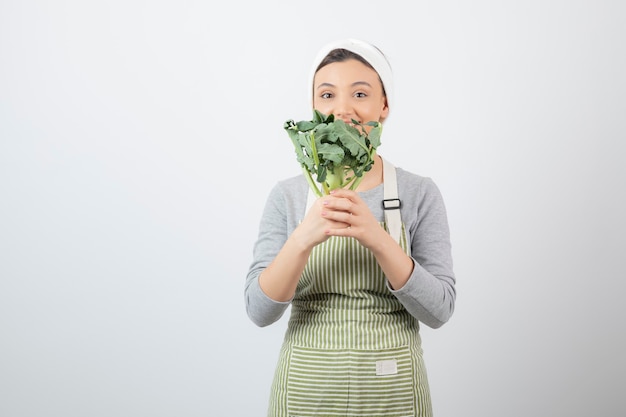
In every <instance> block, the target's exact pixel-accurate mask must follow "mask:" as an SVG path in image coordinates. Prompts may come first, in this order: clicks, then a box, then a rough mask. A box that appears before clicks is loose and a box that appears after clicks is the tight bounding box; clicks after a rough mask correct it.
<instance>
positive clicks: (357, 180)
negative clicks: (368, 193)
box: [350, 149, 376, 191]
mask: <svg viewBox="0 0 626 417" xmlns="http://www.w3.org/2000/svg"><path fill="white" fill-rule="evenodd" d="M370 159H371V160H372V161H375V160H376V149H372V152H371V153H370ZM374 163H376V162H374ZM363 177H365V173H363V175H361V176H360V177H356V178H355V179H354V181H353V182H352V185H351V186H350V189H351V190H352V191H354V190H356V189H357V187H358V186H359V184H360V183H361V181H363Z"/></svg>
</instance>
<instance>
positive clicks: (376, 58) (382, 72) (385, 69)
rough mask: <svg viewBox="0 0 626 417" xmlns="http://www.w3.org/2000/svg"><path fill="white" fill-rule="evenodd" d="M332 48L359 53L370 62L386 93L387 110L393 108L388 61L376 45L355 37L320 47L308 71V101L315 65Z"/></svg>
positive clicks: (311, 90) (310, 95)
mask: <svg viewBox="0 0 626 417" xmlns="http://www.w3.org/2000/svg"><path fill="white" fill-rule="evenodd" d="M333 49H347V50H348V51H350V52H354V53H355V54H358V55H360V56H361V57H362V58H363V59H365V60H366V61H367V62H369V63H370V65H371V66H372V67H373V68H374V70H376V72H377V73H378V76H379V77H380V80H381V81H382V83H383V87H384V88H385V94H386V95H387V105H388V106H389V110H391V109H392V108H393V106H392V104H393V74H392V72H391V65H389V61H387V58H386V57H385V55H384V54H383V53H382V52H381V51H380V50H379V49H378V48H377V47H375V46H374V45H372V44H369V43H367V42H364V41H360V40H357V39H343V40H339V41H335V42H331V43H329V44H327V45H325V46H324V47H322V49H320V51H319V52H318V53H317V56H316V57H315V60H314V61H313V66H312V67H311V71H310V73H309V84H308V87H309V103H311V104H312V103H313V80H314V78H315V72H316V71H317V67H318V66H319V64H320V63H321V62H322V60H323V59H324V58H326V55H328V53H329V52H330V51H332V50H333Z"/></svg>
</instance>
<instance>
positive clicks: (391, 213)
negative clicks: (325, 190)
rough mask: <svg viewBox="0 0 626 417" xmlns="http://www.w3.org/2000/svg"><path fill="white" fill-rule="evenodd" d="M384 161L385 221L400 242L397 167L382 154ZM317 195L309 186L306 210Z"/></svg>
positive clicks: (393, 235) (400, 225)
mask: <svg viewBox="0 0 626 417" xmlns="http://www.w3.org/2000/svg"><path fill="white" fill-rule="evenodd" d="M381 159H382V161H383V182H384V184H383V193H384V195H383V203H382V204H383V210H384V211H385V223H386V224H387V229H389V234H390V235H391V237H393V238H394V240H395V241H396V242H398V243H400V235H401V233H402V218H401V216H400V207H401V204H400V199H399V198H398V182H397V180H396V167H395V166H394V165H393V164H392V163H391V162H389V161H387V160H386V159H384V158H383V157H382V156H381ZM316 199H317V196H316V195H315V193H314V192H313V190H311V188H310V187H309V194H308V196H307V202H306V211H305V213H307V212H308V211H309V209H310V208H311V206H312V205H313V203H314V202H315V200H316Z"/></svg>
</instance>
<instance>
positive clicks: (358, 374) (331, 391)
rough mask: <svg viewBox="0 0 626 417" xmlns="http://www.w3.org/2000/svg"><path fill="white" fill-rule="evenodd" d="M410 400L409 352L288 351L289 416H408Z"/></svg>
mask: <svg viewBox="0 0 626 417" xmlns="http://www.w3.org/2000/svg"><path fill="white" fill-rule="evenodd" d="M415 396H416V384H415V368H414V365H413V359H412V357H411V352H410V350H409V348H408V347H398V348H393V349H384V350H375V351H374V350H355V349H342V350H319V349H313V348H308V347H300V346H294V347H293V351H292V354H291V361H290V363H289V371H288V375H287V404H288V410H289V415H290V416H293V417H304V416H325V417H334V416H342V417H344V416H359V417H374V416H375V417H383V416H384V417H411V416H414V415H415Z"/></svg>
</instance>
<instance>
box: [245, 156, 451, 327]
mask: <svg viewBox="0 0 626 417" xmlns="http://www.w3.org/2000/svg"><path fill="white" fill-rule="evenodd" d="M396 173H397V182H398V194H399V198H400V200H401V202H402V207H401V215H402V222H403V223H404V226H405V230H406V232H407V235H408V236H407V237H408V242H410V245H411V248H410V249H411V258H412V259H413V263H414V268H413V272H412V273H411V276H410V277H409V280H408V281H407V282H406V284H405V285H404V286H403V287H402V288H400V289H398V290H393V289H392V288H391V287H390V286H389V285H387V287H388V289H389V291H390V292H391V293H392V294H394V295H395V296H396V297H397V298H398V300H399V301H400V303H402V305H403V306H404V307H405V308H406V310H407V311H408V312H409V313H410V314H411V315H412V316H413V317H415V318H416V319H418V320H419V321H420V322H423V323H424V324H426V325H427V326H429V327H432V328H438V327H440V326H442V325H443V324H444V323H446V322H447V321H448V320H449V318H450V317H451V316H452V313H453V311H454V304H455V299H456V290H455V283H456V279H455V275H454V272H453V268H452V266H453V265H452V254H451V244H450V231H449V226H448V219H447V214H446V208H445V205H444V201H443V198H442V195H441V193H440V191H439V188H438V187H437V186H436V184H435V183H434V182H433V181H432V179H430V178H427V177H422V176H419V175H416V174H413V173H410V172H408V171H405V170H403V169H402V168H396ZM308 187H309V186H308V183H307V182H306V180H305V179H304V176H302V175H299V176H296V177H292V178H289V179H286V180H283V181H280V182H278V183H277V184H276V185H275V186H274V188H273V189H272V191H271V192H270V195H269V197H268V199H267V202H266V204H265V209H264V211H263V214H262V217H261V222H260V227H259V234H258V239H257V241H256V243H255V245H254V249H253V260H252V263H251V265H250V268H249V271H248V275H247V277H246V283H245V288H244V296H245V305H246V311H247V313H248V316H249V317H250V319H251V320H252V321H253V322H254V323H255V324H257V325H258V326H267V325H270V324H272V323H274V322H276V321H277V320H278V319H279V318H280V317H281V316H282V315H283V313H284V312H285V310H286V309H287V307H288V306H289V304H290V301H286V302H279V301H275V300H272V299H271V298H269V297H268V296H267V295H266V294H265V293H264V292H263V290H262V289H261V287H260V286H259V275H260V274H261V272H262V271H263V270H264V269H265V268H266V267H267V266H268V265H269V264H270V263H271V262H272V260H273V259H274V258H275V257H276V255H277V254H278V252H279V251H280V250H281V248H282V246H283V245H284V243H285V241H286V240H287V238H288V237H289V235H290V234H291V233H292V232H293V230H294V229H295V228H296V227H297V226H298V224H299V222H300V221H301V220H302V219H303V217H304V215H305V210H306V201H307V194H308V190H309V188H308ZM359 195H360V197H361V198H362V199H363V200H364V201H365V202H366V203H367V205H368V206H369V208H370V210H371V211H372V213H373V215H374V217H376V218H377V219H378V220H379V221H380V222H382V221H384V211H383V207H382V201H383V185H382V184H381V185H379V186H377V187H375V188H373V189H371V190H367V191H364V192H361V193H359ZM296 297H297V294H296Z"/></svg>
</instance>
